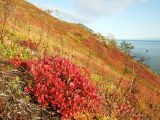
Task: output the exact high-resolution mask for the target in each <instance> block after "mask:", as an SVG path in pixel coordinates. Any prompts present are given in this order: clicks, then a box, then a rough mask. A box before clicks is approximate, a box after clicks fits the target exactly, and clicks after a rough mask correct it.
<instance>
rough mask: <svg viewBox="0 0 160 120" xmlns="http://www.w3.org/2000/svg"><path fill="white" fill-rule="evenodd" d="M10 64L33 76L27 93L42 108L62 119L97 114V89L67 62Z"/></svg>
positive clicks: (58, 59)
mask: <svg viewBox="0 0 160 120" xmlns="http://www.w3.org/2000/svg"><path fill="white" fill-rule="evenodd" d="M10 63H11V64H12V65H14V66H15V67H21V68H23V70H24V69H25V71H28V74H29V75H31V77H32V82H28V83H27V85H26V86H25V87H24V91H25V92H26V93H29V94H30V95H32V96H34V98H36V100H37V102H38V103H39V104H41V106H42V108H45V107H47V106H51V107H52V110H53V111H54V112H56V114H57V115H59V117H60V118H62V119H71V118H72V117H74V116H75V115H77V114H79V113H83V112H87V113H96V112H98V108H99V95H98V91H97V88H96V87H95V86H94V85H93V84H92V82H91V81H90V80H89V79H88V78H87V77H85V76H84V75H82V74H81V72H80V69H79V68H78V67H77V66H76V65H74V64H72V63H71V62H69V61H68V60H66V59H63V58H61V57H44V58H42V59H39V60H30V61H22V60H19V59H12V60H10Z"/></svg>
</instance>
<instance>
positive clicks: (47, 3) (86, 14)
mask: <svg viewBox="0 0 160 120" xmlns="http://www.w3.org/2000/svg"><path fill="white" fill-rule="evenodd" d="M27 1H28V2H30V3H32V4H34V5H36V6H37V7H39V8H41V9H51V10H52V11H53V12H52V15H53V16H55V17H57V18H59V19H61V20H65V21H68V22H74V23H82V24H84V25H86V26H88V27H89V28H91V29H92V30H94V31H95V32H99V33H101V34H102V35H104V36H106V35H107V34H108V33H110V34H112V35H113V36H114V37H115V38H116V39H160V0H27Z"/></svg>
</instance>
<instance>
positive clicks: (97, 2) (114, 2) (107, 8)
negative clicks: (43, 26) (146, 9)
mask: <svg viewBox="0 0 160 120" xmlns="http://www.w3.org/2000/svg"><path fill="white" fill-rule="evenodd" d="M74 1H75V6H74V8H75V10H76V12H77V13H79V14H80V15H81V16H86V15H87V16H89V17H91V18H97V17H105V16H109V15H113V14H116V13H120V12H122V11H124V10H125V9H126V8H127V7H129V6H131V5H133V4H136V3H143V2H146V0H74Z"/></svg>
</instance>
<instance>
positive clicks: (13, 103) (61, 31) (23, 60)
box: [0, 0, 160, 120]
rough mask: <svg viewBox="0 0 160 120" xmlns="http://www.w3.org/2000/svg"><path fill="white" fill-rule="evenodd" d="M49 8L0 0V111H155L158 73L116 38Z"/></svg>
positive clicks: (159, 97) (76, 114) (83, 115)
mask: <svg viewBox="0 0 160 120" xmlns="http://www.w3.org/2000/svg"><path fill="white" fill-rule="evenodd" d="M49 14H50V11H49V10H47V11H42V10H40V9H38V8H36V7H35V6H33V5H32V4H30V3H28V2H26V1H23V0H0V82H1V84H0V106H1V108H0V118H2V119H23V120H24V119H47V120H48V119H82V120H83V119H100V120H101V119H109V120H112V119H118V120H119V119H120V120H121V119H124V120H126V119H135V120H137V119H144V120H146V119H153V120H156V119H157V120H158V119H160V115H159V113H160V105H159V103H160V77H159V76H157V75H156V74H154V73H153V72H152V71H150V70H149V69H148V68H146V67H145V66H143V65H141V64H140V63H138V62H136V61H134V60H133V59H132V58H131V57H129V56H128V55H126V54H125V53H122V52H121V51H120V50H119V49H118V48H117V46H116V42H115V41H114V39H113V38H112V39H105V38H104V37H103V36H101V35H99V34H95V33H93V31H91V30H90V29H88V28H87V27H85V26H83V25H82V24H73V23H67V22H65V21H60V20H58V19H57V18H54V17H53V16H51V15H49ZM55 56H58V57H55ZM46 73H47V74H46ZM52 88H54V89H55V90H52ZM67 91H68V92H67ZM58 96H59V98H58V99H57V97H58ZM89 101H90V102H89ZM86 103H88V104H86ZM93 103H95V104H93ZM95 106H96V107H95ZM95 108H96V109H95Z"/></svg>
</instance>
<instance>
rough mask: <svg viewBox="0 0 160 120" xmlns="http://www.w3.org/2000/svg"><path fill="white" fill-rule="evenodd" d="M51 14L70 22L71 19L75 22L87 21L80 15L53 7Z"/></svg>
mask: <svg viewBox="0 0 160 120" xmlns="http://www.w3.org/2000/svg"><path fill="white" fill-rule="evenodd" d="M53 16H55V17H57V18H59V19H61V20H65V21H69V22H71V21H72V22H76V23H88V22H89V21H88V20H86V19H83V18H81V17H78V16H76V15H75V14H74V13H71V12H70V13H69V12H65V11H63V10H60V9H54V10H53Z"/></svg>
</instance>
